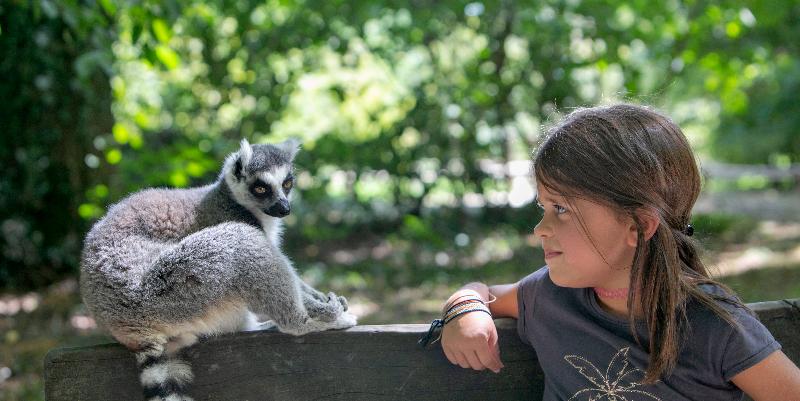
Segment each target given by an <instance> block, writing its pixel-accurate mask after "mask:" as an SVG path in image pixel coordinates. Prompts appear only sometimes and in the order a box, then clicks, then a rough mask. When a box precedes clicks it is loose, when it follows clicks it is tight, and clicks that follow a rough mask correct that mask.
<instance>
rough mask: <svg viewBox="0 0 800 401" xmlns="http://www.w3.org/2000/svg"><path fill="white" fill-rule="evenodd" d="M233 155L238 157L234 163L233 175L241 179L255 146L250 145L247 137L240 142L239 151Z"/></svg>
mask: <svg viewBox="0 0 800 401" xmlns="http://www.w3.org/2000/svg"><path fill="white" fill-rule="evenodd" d="M231 156H232V157H235V158H236V161H235V162H234V163H233V176H234V177H236V179H237V180H241V179H242V178H244V167H245V166H247V164H248V163H250V159H251V158H252V157H253V148H251V147H250V143H249V142H247V139H242V142H240V143H239V152H238V153H236V154H234V155H231Z"/></svg>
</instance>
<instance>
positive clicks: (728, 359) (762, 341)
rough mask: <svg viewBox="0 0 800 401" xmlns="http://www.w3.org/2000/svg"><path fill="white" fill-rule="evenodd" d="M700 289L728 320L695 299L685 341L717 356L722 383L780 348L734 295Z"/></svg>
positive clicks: (688, 311) (689, 309) (712, 286)
mask: <svg viewBox="0 0 800 401" xmlns="http://www.w3.org/2000/svg"><path fill="white" fill-rule="evenodd" d="M700 288H701V289H702V290H703V292H705V293H706V294H708V295H710V296H711V297H712V299H713V300H714V302H715V304H716V305H717V306H718V307H719V308H720V309H721V310H722V311H724V312H726V313H727V314H728V316H727V317H726V316H722V315H720V314H719V313H717V311H714V310H713V309H712V308H710V307H709V306H707V305H705V304H703V303H702V302H700V301H698V300H696V299H693V300H691V301H689V304H688V305H687V309H686V315H687V319H688V321H689V330H688V331H687V333H686V341H688V342H694V343H696V344H699V345H701V346H700V347H699V348H701V349H704V350H706V352H708V353H709V354H716V355H717V358H715V360H716V361H718V363H719V365H718V369H719V370H720V373H721V374H722V376H723V377H724V378H725V380H730V378H731V377H733V376H734V375H735V374H737V373H739V372H741V371H742V370H744V369H746V368H748V367H750V366H752V365H753V364H755V363H757V362H759V361H761V360H762V359H764V358H765V357H767V356H768V355H769V354H771V353H772V352H775V351H776V350H779V349H780V348H781V346H780V344H779V343H778V342H777V341H776V340H775V338H774V337H773V336H772V334H771V333H770V332H769V330H768V329H767V328H766V326H764V324H762V323H761V321H760V320H759V319H758V316H756V314H755V313H753V311H752V310H750V308H748V307H747V305H745V304H744V303H743V302H742V301H741V300H740V299H739V298H738V297H737V296H736V295H735V294H733V293H731V292H729V291H728V290H726V289H725V288H723V287H721V286H719V285H715V284H701V285H700Z"/></svg>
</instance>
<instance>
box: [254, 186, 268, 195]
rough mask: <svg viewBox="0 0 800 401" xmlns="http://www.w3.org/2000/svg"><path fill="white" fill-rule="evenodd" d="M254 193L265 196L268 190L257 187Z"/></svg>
mask: <svg viewBox="0 0 800 401" xmlns="http://www.w3.org/2000/svg"><path fill="white" fill-rule="evenodd" d="M253 191H256V193H257V194H263V193H265V192H267V189H266V188H264V187H255V188H253Z"/></svg>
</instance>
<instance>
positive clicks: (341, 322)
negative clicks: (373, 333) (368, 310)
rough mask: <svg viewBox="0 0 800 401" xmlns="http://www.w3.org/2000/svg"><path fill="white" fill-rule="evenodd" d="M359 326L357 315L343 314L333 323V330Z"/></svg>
mask: <svg viewBox="0 0 800 401" xmlns="http://www.w3.org/2000/svg"><path fill="white" fill-rule="evenodd" d="M357 324H358V318H356V315H354V314H352V313H350V312H342V314H341V315H339V317H338V318H337V319H336V320H335V321H334V322H333V327H331V328H333V329H346V328H349V327H353V326H355V325H357Z"/></svg>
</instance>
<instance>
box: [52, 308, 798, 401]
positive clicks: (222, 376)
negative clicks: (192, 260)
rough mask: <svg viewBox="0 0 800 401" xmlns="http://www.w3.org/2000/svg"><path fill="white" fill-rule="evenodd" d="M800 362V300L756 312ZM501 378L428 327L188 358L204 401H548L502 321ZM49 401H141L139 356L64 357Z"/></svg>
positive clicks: (331, 335) (387, 328) (241, 340)
mask: <svg viewBox="0 0 800 401" xmlns="http://www.w3.org/2000/svg"><path fill="white" fill-rule="evenodd" d="M749 306H750V307H751V308H753V310H755V311H756V313H758V315H759V317H760V319H761V321H762V322H763V323H764V324H765V325H766V326H767V327H768V328H769V330H770V331H771V332H772V334H773V335H774V336H775V338H776V339H777V340H778V341H779V342H780V343H781V344H782V345H783V351H784V352H785V353H786V354H787V355H788V356H789V358H791V359H792V360H793V361H795V363H799V362H800V299H794V300H784V301H771V302H761V303H755V304H750V305H749ZM497 326H498V332H499V335H500V348H501V355H502V358H503V363H504V364H505V368H504V369H503V370H502V372H501V373H500V374H494V373H492V372H489V371H483V372H476V371H472V370H467V369H462V368H460V367H456V366H453V365H451V364H450V363H449V362H448V361H447V360H446V359H445V357H444V355H443V354H442V351H441V348H440V347H439V345H438V344H437V345H435V346H433V347H432V348H431V349H422V348H420V347H419V346H418V345H417V343H416V341H417V339H418V338H419V337H420V336H421V335H422V334H423V333H425V332H426V331H427V329H428V326H427V325H424V324H398V325H382V326H357V327H353V328H351V329H348V330H343V331H326V332H321V333H312V334H308V335H305V336H302V337H292V336H289V335H284V334H280V333H277V332H270V331H261V332H247V333H236V334H231V335H225V336H220V337H216V338H211V339H207V340H205V341H202V342H200V343H199V344H197V345H195V346H193V347H192V348H190V349H188V350H187V357H186V360H187V361H189V362H190V363H191V364H192V367H193V370H194V373H195V382H194V384H193V385H192V387H191V395H192V396H193V397H194V399H195V400H197V401H201V400H214V401H223V400H237V401H245V400H251V401H261V400H292V401H296V400H348V401H349V400H436V401H443V400H480V401H488V400H540V399H541V397H542V391H543V386H544V381H543V379H544V378H543V374H542V370H541V369H540V368H539V365H538V363H537V360H536V354H535V353H534V351H533V349H532V348H530V347H528V346H525V345H524V344H522V342H520V340H519V338H518V337H517V334H516V331H515V322H514V321H513V320H509V319H499V320H497ZM44 372H45V398H46V399H47V400H48V401H78V400H81V401H94V400H98V401H99V400H103V401H106V400H115V401H126V400H136V401H139V400H141V390H140V388H139V380H138V374H137V371H136V367H135V363H134V358H133V355H132V354H131V353H130V352H128V351H127V350H126V349H124V348H123V347H122V346H120V345H118V344H103V345H97V346H91V347H78V348H58V349H54V350H52V351H50V353H48V355H47V357H46V358H45V361H44Z"/></svg>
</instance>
